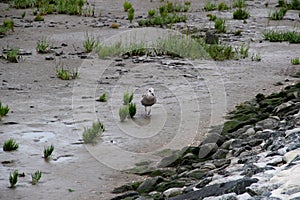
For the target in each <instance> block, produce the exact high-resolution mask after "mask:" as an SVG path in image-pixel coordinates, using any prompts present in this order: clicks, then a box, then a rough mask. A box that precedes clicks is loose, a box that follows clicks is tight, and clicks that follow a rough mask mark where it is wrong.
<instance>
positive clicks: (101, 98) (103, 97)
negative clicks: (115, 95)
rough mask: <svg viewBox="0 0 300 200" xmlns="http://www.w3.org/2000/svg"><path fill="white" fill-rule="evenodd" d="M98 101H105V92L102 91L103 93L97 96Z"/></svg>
mask: <svg viewBox="0 0 300 200" xmlns="http://www.w3.org/2000/svg"><path fill="white" fill-rule="evenodd" d="M98 101H100V102H106V101H107V99H106V93H103V94H102V95H101V96H100V97H99V99H98Z"/></svg>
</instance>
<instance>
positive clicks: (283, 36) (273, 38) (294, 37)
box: [264, 30, 300, 43]
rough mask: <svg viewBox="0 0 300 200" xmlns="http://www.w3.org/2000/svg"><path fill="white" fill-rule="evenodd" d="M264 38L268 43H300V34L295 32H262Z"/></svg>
mask: <svg viewBox="0 0 300 200" xmlns="http://www.w3.org/2000/svg"><path fill="white" fill-rule="evenodd" d="M264 38H265V40H268V41H270V42H284V41H288V42H290V43H300V33H298V32H295V31H274V30H271V31H266V32H264Z"/></svg>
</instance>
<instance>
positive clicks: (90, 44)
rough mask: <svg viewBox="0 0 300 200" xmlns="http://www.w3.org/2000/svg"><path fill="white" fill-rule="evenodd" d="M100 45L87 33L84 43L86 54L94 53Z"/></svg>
mask: <svg viewBox="0 0 300 200" xmlns="http://www.w3.org/2000/svg"><path fill="white" fill-rule="evenodd" d="M98 45H99V43H98V42H97V41H96V40H95V38H94V37H93V36H89V34H88V33H86V39H85V41H84V42H83V47H84V50H85V52H86V53H90V52H92V51H93V50H94V49H95V48H96V47H97V46H98Z"/></svg>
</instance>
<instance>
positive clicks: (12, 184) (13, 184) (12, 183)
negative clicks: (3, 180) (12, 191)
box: [9, 170, 19, 188]
mask: <svg viewBox="0 0 300 200" xmlns="http://www.w3.org/2000/svg"><path fill="white" fill-rule="evenodd" d="M18 176H19V172H18V170H15V171H14V172H13V174H11V173H9V183H10V188H15V187H16V184H17V183H18Z"/></svg>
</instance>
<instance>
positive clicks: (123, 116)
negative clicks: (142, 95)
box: [119, 106, 129, 122]
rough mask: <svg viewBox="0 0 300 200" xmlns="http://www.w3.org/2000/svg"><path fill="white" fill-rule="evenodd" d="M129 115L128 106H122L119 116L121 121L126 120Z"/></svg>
mask: <svg viewBox="0 0 300 200" xmlns="http://www.w3.org/2000/svg"><path fill="white" fill-rule="evenodd" d="M128 115H129V110H128V106H122V107H121V108H120V109H119V117H120V121H121V122H123V121H125V119H126V117H127V116H128Z"/></svg>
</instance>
